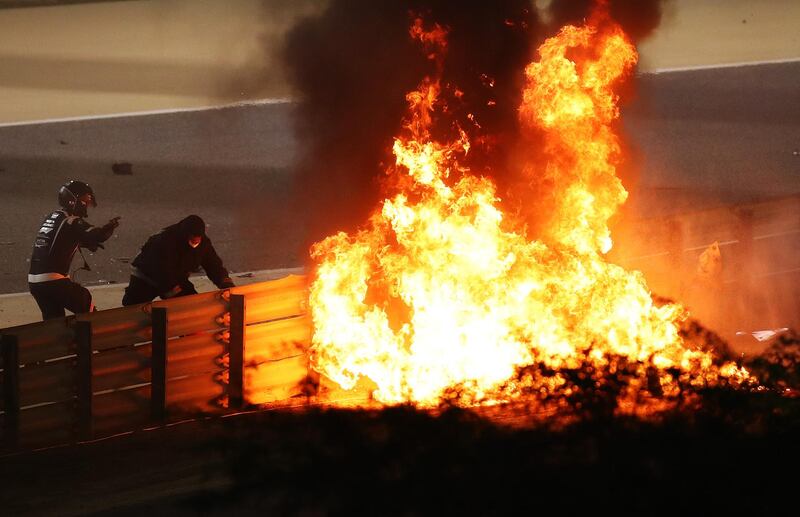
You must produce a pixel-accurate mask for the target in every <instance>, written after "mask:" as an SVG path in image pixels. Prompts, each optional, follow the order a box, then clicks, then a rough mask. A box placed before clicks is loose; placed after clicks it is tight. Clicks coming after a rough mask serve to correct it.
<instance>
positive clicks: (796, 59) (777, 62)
mask: <svg viewBox="0 0 800 517" xmlns="http://www.w3.org/2000/svg"><path fill="white" fill-rule="evenodd" d="M789 63H800V57H792V58H787V59H768V60H764V61H740V62H737V63H718V64H714V65H695V66H680V67H674V68H656V69H654V70H645V71H641V72H639V73H640V74H641V75H658V74H669V73H672V72H693V71H697V70H714V69H717V68H739V67H743V66H757V65H785V64H789Z"/></svg>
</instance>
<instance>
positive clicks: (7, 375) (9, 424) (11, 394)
mask: <svg viewBox="0 0 800 517" xmlns="http://www.w3.org/2000/svg"><path fill="white" fill-rule="evenodd" d="M2 348H3V350H2V352H3V410H4V411H5V414H4V415H3V416H4V418H3V435H4V442H5V445H6V446H7V447H9V448H12V447H16V446H17V443H18V442H19V405H20V404H19V343H18V340H17V336H3V338H2Z"/></svg>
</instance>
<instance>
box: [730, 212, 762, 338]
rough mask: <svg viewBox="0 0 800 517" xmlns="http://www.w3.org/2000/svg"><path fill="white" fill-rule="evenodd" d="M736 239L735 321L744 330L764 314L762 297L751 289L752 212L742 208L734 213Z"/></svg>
mask: <svg viewBox="0 0 800 517" xmlns="http://www.w3.org/2000/svg"><path fill="white" fill-rule="evenodd" d="M736 217H737V222H738V225H737V230H736V238H737V239H738V241H739V244H738V246H737V248H738V249H737V254H736V255H737V256H736V277H735V278H736V282H737V286H736V291H737V296H736V299H737V300H739V303H738V304H736V307H737V309H738V310H737V311H736V314H735V317H736V320H737V321H738V322H739V324H740V325H742V326H745V328H751V327H753V326H754V325H757V321H756V315H757V314H764V310H763V309H764V307H763V305H762V304H763V297H762V296H760V295H759V293H758V291H757V290H753V289H752V275H753V211H752V210H750V209H746V208H742V209H739V210H737V211H736Z"/></svg>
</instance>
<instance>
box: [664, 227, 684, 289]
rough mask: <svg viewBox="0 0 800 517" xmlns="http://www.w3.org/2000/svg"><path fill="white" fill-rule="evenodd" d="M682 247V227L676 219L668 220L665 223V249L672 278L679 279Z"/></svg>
mask: <svg viewBox="0 0 800 517" xmlns="http://www.w3.org/2000/svg"><path fill="white" fill-rule="evenodd" d="M683 247H684V244H683V225H681V222H680V221H679V220H678V219H670V220H669V221H668V222H667V248H668V250H669V262H670V267H671V268H672V270H673V271H674V272H675V276H674V278H680V277H681V272H682V271H683Z"/></svg>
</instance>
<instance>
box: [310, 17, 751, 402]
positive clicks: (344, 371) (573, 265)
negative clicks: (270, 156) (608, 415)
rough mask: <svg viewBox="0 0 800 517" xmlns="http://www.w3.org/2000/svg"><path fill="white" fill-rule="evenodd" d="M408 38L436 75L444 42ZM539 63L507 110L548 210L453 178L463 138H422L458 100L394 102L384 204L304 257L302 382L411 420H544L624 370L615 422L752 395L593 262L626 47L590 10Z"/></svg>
mask: <svg viewBox="0 0 800 517" xmlns="http://www.w3.org/2000/svg"><path fill="white" fill-rule="evenodd" d="M410 35H411V37H412V38H414V39H415V40H416V41H417V42H418V44H419V45H420V46H421V47H422V48H423V49H424V52H425V53H426V55H427V56H428V59H430V60H432V61H433V62H434V63H435V68H436V70H437V71H441V69H442V64H443V62H444V60H446V59H447V50H448V44H447V36H448V34H447V29H446V28H445V27H442V26H440V25H436V24H434V25H432V26H426V24H425V22H424V21H423V19H421V18H417V19H415V20H414V22H413V25H412V27H411V29H410ZM538 54H539V59H538V60H537V61H535V62H533V63H530V64H529V65H528V66H527V67H526V69H525V76H526V80H527V82H526V85H525V88H524V92H523V95H522V99H523V101H522V104H521V106H519V110H518V116H519V126H520V127H521V131H522V132H523V133H524V136H523V141H524V142H526V143H527V145H529V146H537V153H536V154H535V158H529V159H528V161H527V162H526V163H524V164H523V165H522V167H521V170H522V173H523V174H524V175H525V182H524V184H525V185H527V186H528V188H529V192H528V194H529V198H530V199H532V200H535V203H537V204H540V205H541V206H544V207H545V209H543V210H542V209H539V210H537V212H536V214H535V217H536V221H535V223H532V222H531V220H530V219H526V217H525V213H526V212H525V210H517V211H512V210H509V209H507V207H506V206H505V205H504V203H503V202H502V201H501V199H500V196H499V194H498V192H497V189H496V186H495V184H494V183H493V181H492V179H491V177H490V176H487V175H478V174H475V173H473V171H471V170H469V168H468V167H466V166H463V165H462V164H461V163H462V162H463V158H465V157H466V156H468V153H469V152H470V149H471V145H472V144H471V142H470V137H469V136H468V134H467V133H468V132H467V131H465V130H464V129H462V128H461V127H459V126H457V125H455V128H454V130H453V134H454V135H455V138H453V139H452V140H450V141H438V140H436V139H435V138H434V137H433V136H432V131H431V128H432V126H433V125H435V124H437V123H438V120H437V118H438V117H445V118H446V117H447V114H448V111H450V110H451V107H450V104H452V103H458V102H459V96H460V95H461V92H459V90H458V89H457V88H455V87H453V86H452V85H449V84H448V85H443V84H442V82H441V81H440V77H439V76H437V75H433V76H431V77H426V78H425V79H423V80H422V81H421V82H420V84H419V86H418V88H417V89H416V90H414V91H412V92H410V93H408V94H407V96H406V100H407V102H408V113H407V116H406V118H405V123H404V126H403V133H402V134H401V135H400V136H398V137H397V138H395V140H394V145H393V148H392V150H393V154H394V156H395V159H396V163H395V164H393V165H392V166H390V167H388V168H387V170H386V178H385V190H386V192H387V193H388V194H387V197H386V199H384V200H383V201H382V202H381V203H380V206H378V207H377V209H375V211H374V212H373V214H372V215H371V217H370V218H369V220H368V221H366V223H365V224H364V225H363V226H362V227H361V228H360V229H359V230H357V231H354V232H351V233H345V232H339V233H337V234H335V235H331V236H329V237H328V238H326V239H324V240H322V241H321V242H318V243H316V244H315V245H314V246H313V248H312V257H313V259H314V260H315V274H314V278H313V282H312V283H311V287H310V303H309V308H310V312H311V316H312V319H313V341H312V348H311V360H312V366H313V368H314V369H315V370H316V371H318V372H320V373H322V374H324V375H325V376H326V377H327V378H329V379H332V380H333V381H335V382H336V383H338V384H339V385H341V386H342V387H343V388H345V389H351V388H353V387H355V386H356V385H359V386H360V387H361V389H368V390H372V395H373V397H374V399H375V400H376V401H378V402H380V403H382V404H405V403H410V404H413V405H415V406H419V407H434V406H437V405H439V404H440V403H442V402H446V403H448V404H455V405H458V406H466V407H469V406H487V405H488V406H495V405H498V404H502V403H508V402H520V401H525V402H526V404H529V403H532V402H533V401H539V402H540V403H541V405H542V409H543V408H544V406H545V405H546V404H545V401H547V400H552V398H553V397H556V398H562V397H567V398H568V397H570V396H572V395H575V394H576V392H577V391H580V390H584V391H586V390H588V391H592V390H605V389H607V388H608V384H609V383H611V382H612V379H614V378H618V377H619V375H621V374H624V376H625V377H626V379H627V381H626V383H625V385H624V386H622V387H618V388H617V390H616V391H615V395H614V398H615V408H616V409H615V411H617V412H620V413H622V414H626V413H627V414H640V415H642V414H648V413H650V412H653V411H657V410H659V409H663V408H666V407H672V406H674V403H675V402H676V401H678V400H681V401H683V402H684V403H685V402H686V397H687V395H688V394H690V393H691V392H692V390H693V389H704V388H708V387H715V386H722V385H724V386H730V387H734V388H742V389H752V388H756V387H757V386H758V380H757V379H756V378H755V377H754V376H753V375H752V374H751V373H750V372H749V371H748V370H747V369H746V368H744V367H743V366H741V365H739V364H736V363H735V362H733V361H731V360H729V359H725V358H723V357H721V356H720V355H719V354H716V353H715V351H714V350H713V347H711V346H709V344H708V343H703V342H701V341H702V340H701V339H699V338H697V337H696V336H692V335H691V334H690V333H687V332H683V331H682V329H683V330H685V327H686V325H688V322H689V315H688V313H687V311H686V309H684V307H682V306H681V305H680V304H679V303H675V302H664V301H655V300H654V297H653V296H652V295H651V292H650V290H649V289H648V287H647V285H646V282H645V280H644V277H643V275H642V274H641V273H639V272H637V271H632V270H626V269H624V268H622V267H620V266H618V265H616V264H613V263H611V262H610V261H609V260H607V258H606V254H607V253H608V252H609V250H610V249H611V247H612V239H611V235H610V231H609V221H610V219H611V218H612V217H613V216H614V215H615V213H616V212H617V210H618V208H619V207H620V206H621V205H622V204H623V203H624V202H625V200H626V197H627V195H628V194H627V192H626V190H625V188H624V186H623V184H622V182H621V180H620V178H619V177H618V175H617V166H618V164H619V163H620V161H621V160H622V151H621V146H620V140H619V136H618V134H617V133H616V132H615V127H614V124H615V121H616V119H617V118H618V117H619V108H618V106H617V103H618V95H617V94H616V93H615V90H614V88H615V86H617V85H618V84H619V83H620V82H621V81H622V80H623V79H624V78H625V77H626V75H627V74H629V73H630V72H631V70H632V68H633V66H634V65H635V63H636V61H637V52H636V50H635V48H634V46H633V45H632V44H631V42H630V41H629V39H628V38H627V37H626V35H625V34H624V33H623V31H622V29H621V28H620V27H619V26H618V25H617V24H616V23H615V22H614V21H612V20H611V19H610V18H609V17H608V15H607V13H606V12H605V10H604V9H603V6H602V4H601V6H600V7H599V8H598V9H597V10H596V11H595V12H594V13H593V14H592V16H591V17H590V18H589V20H588V21H587V23H586V24H585V25H583V26H581V27H579V26H571V25H570V26H565V27H563V28H562V29H561V30H560V32H559V33H558V34H557V35H556V36H555V37H552V38H550V39H548V40H546V41H545V42H544V44H542V45H541V47H540V48H539V51H538ZM526 138H527V140H525V139H526ZM526 156H534V153H528V154H527V155H526ZM521 197H525V196H524V195H523V196H521ZM575 375H577V376H578V377H580V379H582V381H583V382H580V383H576V382H575V379H574V378H573V377H574V376H575ZM359 383H360V384H359ZM538 404H539V403H537V405H538Z"/></svg>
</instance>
